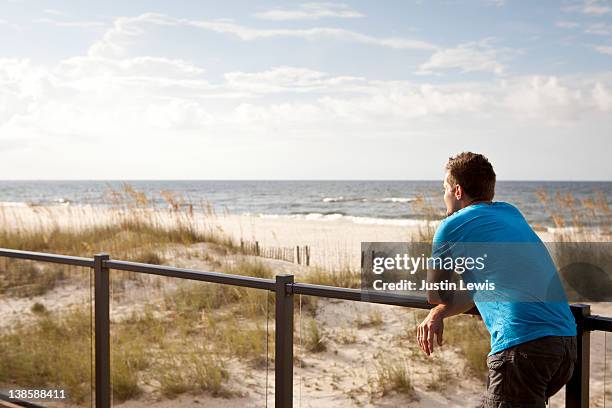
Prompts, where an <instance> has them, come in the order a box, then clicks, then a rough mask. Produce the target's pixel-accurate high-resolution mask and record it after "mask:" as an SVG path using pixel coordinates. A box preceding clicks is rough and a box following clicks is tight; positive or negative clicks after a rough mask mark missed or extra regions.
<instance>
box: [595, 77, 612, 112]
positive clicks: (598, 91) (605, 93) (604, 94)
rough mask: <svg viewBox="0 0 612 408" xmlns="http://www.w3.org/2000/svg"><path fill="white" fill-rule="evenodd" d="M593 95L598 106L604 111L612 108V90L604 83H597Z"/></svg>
mask: <svg viewBox="0 0 612 408" xmlns="http://www.w3.org/2000/svg"><path fill="white" fill-rule="evenodd" d="M592 97H593V100H594V101H595V104H596V105H597V107H598V108H599V109H600V110H602V111H604V112H605V111H610V110H612V92H611V91H610V90H608V89H607V88H606V87H605V86H604V85H603V84H601V83H597V84H596V85H595V87H594V88H593V91H592Z"/></svg>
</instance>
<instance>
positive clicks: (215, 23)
mask: <svg viewBox="0 0 612 408" xmlns="http://www.w3.org/2000/svg"><path fill="white" fill-rule="evenodd" d="M147 24H154V25H165V26H186V27H198V28H200V29H204V30H207V31H212V32H216V33H220V34H229V35H233V36H236V37H238V38H240V39H241V40H244V41H254V40H258V39H265V38H274V37H289V38H291V37H292V38H301V39H304V40H309V41H321V40H325V39H334V40H338V41H348V42H354V43H361V44H368V45H376V46H381V47H387V48H394V49H412V50H430V51H431V50H436V49H437V47H436V46H435V45H434V44H431V43H429V42H426V41H421V40H415V39H411V38H404V37H386V38H379V37H373V36H369V35H366V34H361V33H358V32H354V31H350V30H345V29H341V28H328V27H314V28H307V29H260V28H251V27H247V26H243V25H240V24H236V23H234V22H232V21H226V20H210V21H209V20H188V19H178V18H173V17H169V16H166V15H163V14H155V13H145V14H142V15H139V16H137V17H119V18H117V19H115V21H114V23H113V26H112V28H110V29H109V30H108V31H107V32H106V33H105V34H104V37H103V38H102V39H101V40H100V41H98V42H96V43H94V44H93V45H92V46H91V47H90V49H89V54H90V55H97V56H107V57H108V56H119V57H121V56H125V55H126V49H127V47H128V46H129V44H130V43H131V42H132V41H134V40H135V39H136V38H138V37H140V36H142V35H144V34H145V33H146V30H145V26H146V25H147Z"/></svg>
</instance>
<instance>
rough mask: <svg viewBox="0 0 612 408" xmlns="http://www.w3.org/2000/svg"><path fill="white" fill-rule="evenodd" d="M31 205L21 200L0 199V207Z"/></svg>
mask: <svg viewBox="0 0 612 408" xmlns="http://www.w3.org/2000/svg"><path fill="white" fill-rule="evenodd" d="M31 205H32V204H31V203H25V202H23V201H0V207H30V206H31Z"/></svg>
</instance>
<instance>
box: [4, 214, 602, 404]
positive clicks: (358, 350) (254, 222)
mask: <svg viewBox="0 0 612 408" xmlns="http://www.w3.org/2000/svg"><path fill="white" fill-rule="evenodd" d="M137 211H138V213H139V214H140V215H141V216H143V217H148V218H149V219H151V220H153V221H154V222H156V223H160V224H164V225H168V224H173V223H178V222H184V221H185V219H188V220H189V222H190V223H192V224H194V225H196V226H197V228H200V229H203V230H208V231H216V232H219V233H222V234H224V235H227V236H230V237H232V238H233V239H235V240H236V241H239V240H240V239H243V240H249V241H258V242H259V244H260V245H261V246H262V247H287V248H293V247H295V246H298V245H299V246H304V245H308V246H309V247H310V251H311V265H313V266H322V267H325V268H328V269H337V268H344V267H350V268H352V269H355V270H358V269H359V260H360V259H359V256H360V246H361V242H366V241H388V242H393V241H408V240H410V239H411V237H413V236H415V234H417V233H418V231H419V228H427V227H428V224H427V223H425V222H423V223H416V222H402V221H399V220H396V221H387V222H380V221H376V220H371V222H369V223H361V224H356V223H354V222H352V221H350V220H346V219H334V218H325V217H320V218H317V219H299V218H295V217H290V216H285V217H283V216H277V217H265V216H255V215H228V214H225V215H216V216H211V215H210V214H203V213H198V212H196V213H194V214H193V215H190V216H188V217H187V218H185V217H186V216H185V215H184V214H176V213H172V212H165V211H164V212H161V213H160V212H151V211H148V210H137ZM125 214H129V213H128V212H124V213H123V215H125ZM132 214H133V213H132ZM123 215H122V214H121V213H118V212H117V211H115V210H107V209H94V208H91V207H87V206H85V207H75V206H55V207H28V206H21V207H4V208H2V209H1V210H0V225H3V228H5V229H7V228H24V227H26V228H27V227H32V228H38V227H40V226H42V227H44V228H56V227H57V228H67V229H72V228H74V229H78V228H83V227H86V226H91V225H105V224H107V223H110V222H117V221H118V220H120V219H121V217H122V216H123ZM435 225H436V224H435V223H431V224H429V226H430V227H432V228H434V227H435ZM539 234H540V235H541V237H542V238H543V240H545V241H550V240H552V238H553V237H552V236H551V234H550V233H548V232H539ZM189 250H193V251H195V252H199V253H202V252H203V251H206V250H207V246H206V244H197V245H195V246H193V247H191V248H183V249H181V248H176V251H171V252H172V254H171V256H170V257H168V258H167V259H168V261H167V262H168V264H171V265H174V266H180V267H189V268H195V269H202V270H211V269H214V266H213V265H210V264H208V263H207V262H206V261H204V260H202V259H197V258H190V257H187V256H184V255H185V251H189ZM111 257H112V254H111ZM266 262H268V263H269V264H270V265H271V266H272V267H273V269H274V270H275V271H277V272H284V273H294V274H295V275H296V279H298V280H299V277H300V276H303V274H307V273H308V271H309V268H306V267H303V266H298V265H294V264H291V263H288V262H284V261H278V260H267V261H266ZM165 282H166V281H165ZM166 283H167V282H166ZM156 287H159V285H150V287H148V289H147V290H146V291H143V290H142V289H141V288H138V287H134V288H129V287H128V288H126V290H125V291H123V292H122V293H119V292H117V294H116V296H114V298H113V301H112V310H111V313H112V318H113V319H121V318H122V316H126V315H128V314H129V313H131V311H133V310H134V309H135V308H138V306H135V305H137V304H141V305H142V304H145V303H146V302H155V301H158V300H159V299H161V297H162V296H163V294H164V292H165V291H168V290H172V285H171V284H168V285H167V286H164V287H163V288H162V289H161V290H156V289H154V288H156ZM88 300H89V287H88V286H87V285H81V286H74V285H72V286H70V285H68V286H59V287H57V288H55V289H53V290H52V291H50V292H48V293H46V294H45V295H43V296H39V297H34V298H29V299H24V298H21V299H18V298H6V297H3V298H0V326H2V327H7V326H10V325H11V324H12V323H14V322H15V321H16V319H17V320H23V319H27V318H28V317H27V316H31V312H29V309H30V307H31V305H32V304H34V303H35V302H39V303H42V304H44V305H45V307H46V308H47V309H49V310H51V311H56V310H62V309H63V308H66V307H70V306H72V305H75V306H76V305H79V304H86V303H87V302H88ZM373 310H377V311H378V312H379V313H380V314H381V315H382V316H384V318H383V322H382V323H381V325H379V326H376V327H366V328H362V329H359V330H355V327H356V322H357V321H358V320H359V319H361V318H362V317H363V316H366V315H367V314H369V313H372V311H373ZM593 311H594V313H600V314H606V315H612V305H610V304H599V305H594V306H593ZM317 316H318V317H317V319H318V320H320V323H321V326H322V330H323V335H324V336H326V337H327V338H328V341H329V347H328V350H327V351H325V352H323V353H317V354H313V353H304V352H303V349H302V348H301V347H300V337H299V335H298V336H297V337H296V339H295V343H296V345H295V348H296V356H297V357H298V359H299V361H300V362H301V363H300V364H298V365H297V366H296V367H295V372H294V381H295V384H294V396H295V405H294V406H296V407H330V408H335V407H338V408H340V407H353V406H354V407H397V406H406V407H413V406H414V407H416V406H426V407H446V406H451V407H466V406H476V404H477V402H478V399H479V398H480V394H481V392H482V390H483V387H484V380H483V379H482V378H476V377H474V376H473V375H470V374H468V373H467V370H466V367H465V362H464V360H463V357H462V356H461V355H460V353H459V351H458V350H457V349H455V348H454V347H453V346H452V345H448V344H447V345H445V346H444V347H443V348H442V349H440V350H438V351H437V352H436V353H435V355H434V357H433V358H436V359H443V360H444V361H447V362H448V366H449V367H451V371H452V372H451V376H450V378H452V381H449V384H447V385H445V386H444V387H442V388H441V389H440V390H434V389H431V387H430V385H428V384H431V378H432V376H433V375H434V373H433V372H432V367H435V364H433V363H432V362H431V361H430V360H428V357H423V356H416V355H414V354H411V353H413V352H412V351H411V349H413V348H414V338H413V335H412V334H410V333H409V334H407V333H406V331H407V328H408V327H413V326H414V323H415V321H416V317H415V315H414V311H413V310H408V309H405V308H399V307H391V306H385V305H370V304H361V303H356V302H344V301H334V300H322V301H320V302H319V305H318V309H317ZM295 324H296V326H297V327H298V331H299V330H301V329H302V327H303V322H302V320H301V317H300V316H298V317H296V323H295ZM347 332H350V333H352V335H354V336H355V339H354V341H353V340H351V342H350V343H349V344H344V343H343V341H342V338H343V336H345V334H346V333H347ZM604 342H605V336H604V335H603V333H594V334H593V335H592V342H591V355H592V364H591V374H592V381H591V389H592V391H591V394H592V406H603V377H604V375H603V374H604V361H605V359H604V358H603V356H604ZM606 343H607V353H608V354H607V355H608V356H610V355H612V354H610V353H611V352H612V337H610V336H608V338H607V342H606ZM393 357H397V358H403V359H405V360H406V361H408V362H409V371H410V375H411V378H412V379H413V381H414V384H415V396H414V397H412V398H410V397H407V396H404V395H401V394H396V393H391V394H389V395H385V396H378V397H376V398H375V399H374V400H372V394H371V393H369V392H368V389H369V387H371V386H372V381H373V380H372V379H373V378H374V377H375V375H374V371H373V370H374V367H375V366H374V365H375V363H376V361H379V360H380V359H381V358H393ZM608 360H609V357H608ZM611 365H612V362H611V361H608V362H607V371H608V378H609V377H610V376H611V375H610V373H611V372H612V371H611V368H610V366H611ZM270 368H271V367H270ZM232 372H233V374H232V378H233V380H232V381H233V382H232V386H233V387H235V388H236V389H239V390H241V392H242V393H243V396H242V397H236V398H232V399H219V398H212V397H210V396H207V395H206V394H202V395H197V396H190V395H183V396H181V397H179V398H177V399H175V400H171V401H168V400H159V399H158V398H157V397H156V396H155V395H154V394H151V395H147V394H145V396H144V397H142V398H141V399H139V400H135V401H128V402H125V403H123V404H120V405H116V406H122V407H126V408H140V407H145V406H146V407H159V408H162V407H164V408H165V407H179V406H180V407H202V406H206V407H228V408H234V407H235V408H238V407H240V408H242V407H245V406H249V407H264V406H272V405H273V395H274V394H273V383H274V382H273V373H271V374H270V373H269V375H268V387H267V395H268V398H267V399H268V403H267V405H266V375H265V374H266V373H265V370H252V369H249V368H247V367H245V366H244V365H243V364H241V363H240V362H239V361H236V362H234V367H233V371H232ZM236 374H237V375H236ZM609 381H610V380H609V379H608V382H609ZM608 386H609V384H608ZM560 394H562V393H560ZM608 399H610V396H609V398H608ZM562 404H563V396H562V395H559V394H558V395H557V396H555V397H554V398H553V400H552V402H551V406H562Z"/></svg>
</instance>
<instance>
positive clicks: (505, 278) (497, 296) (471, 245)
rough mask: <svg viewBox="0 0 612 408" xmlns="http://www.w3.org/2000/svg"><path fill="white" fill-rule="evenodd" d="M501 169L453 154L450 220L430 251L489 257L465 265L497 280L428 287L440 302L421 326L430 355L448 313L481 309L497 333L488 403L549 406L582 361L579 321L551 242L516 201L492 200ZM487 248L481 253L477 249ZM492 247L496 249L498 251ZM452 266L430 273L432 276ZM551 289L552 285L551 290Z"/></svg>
mask: <svg viewBox="0 0 612 408" xmlns="http://www.w3.org/2000/svg"><path fill="white" fill-rule="evenodd" d="M494 192H495V172H494V171H493V167H492V166H491V163H489V161H488V160H487V158H486V157H484V156H483V155H481V154H475V153H471V152H464V153H461V154H458V155H457V156H455V157H451V158H450V159H449V161H448V163H447V165H446V175H445V178H444V203H445V204H446V210H447V218H446V219H444V220H443V221H442V222H441V224H440V226H439V227H438V229H437V230H436V233H435V235H434V239H433V248H432V257H441V258H445V257H451V258H452V257H457V256H458V254H461V255H466V253H469V252H470V251H471V252H472V253H470V254H469V255H473V256H476V255H480V256H483V257H484V258H481V259H484V260H485V262H484V268H482V269H481V270H478V268H476V269H473V270H471V271H469V273H468V272H465V273H463V274H462V275H461V279H462V280H463V281H467V282H484V281H485V280H487V281H488V282H489V283H494V284H497V287H496V291H495V292H492V293H494V294H493V295H491V294H490V295H489V296H486V295H487V294H486V293H485V291H481V292H478V291H473V290H455V291H451V292H442V291H439V292H433V291H430V292H429V293H428V300H429V302H430V303H432V304H436V306H435V307H434V308H433V309H431V311H430V313H429V315H428V316H427V318H426V319H425V320H424V321H423V322H422V323H421V324H420V325H419V326H418V328H417V341H418V343H419V345H420V347H421V348H422V349H423V351H424V352H425V353H426V354H427V355H429V354H430V353H432V352H433V350H434V340H436V341H437V344H438V345H440V346H441V345H442V335H443V329H444V324H443V321H444V319H445V318H447V317H450V316H453V315H457V314H460V313H463V312H466V311H468V310H470V309H471V308H472V307H474V305H475V306H476V307H477V308H478V311H479V312H480V315H481V317H482V320H483V321H484V323H485V325H486V327H487V330H488V331H489V333H490V334H491V352H490V353H489V355H488V357H487V366H488V368H489V373H488V378H487V390H486V393H485V395H484V397H483V403H482V407H543V406H545V404H548V398H549V397H550V396H552V395H553V394H555V393H556V392H557V391H559V390H560V389H561V388H562V387H563V385H565V384H566V383H567V382H568V381H569V379H570V377H571V375H572V371H573V368H574V363H575V360H576V356H577V355H576V337H575V336H576V323H575V321H574V318H573V315H572V313H571V311H570V309H569V305H568V303H567V300H566V298H565V292H564V291H563V288H562V286H561V284H560V280H559V277H558V273H557V271H556V268H555V266H554V263H553V261H552V259H551V258H550V255H549V254H548V251H547V250H546V247H545V246H544V244H543V243H542V241H541V240H540V239H539V237H538V236H537V235H536V234H535V232H534V231H533V230H532V229H531V227H530V226H529V224H528V223H527V221H526V220H525V218H524V217H523V216H522V214H521V213H520V212H519V210H518V209H516V208H515V207H514V206H512V205H510V204H508V203H504V202H493V201H492V200H493V196H494ZM483 248H486V252H489V257H488V258H487V255H486V254H482V253H480V254H479V253H476V252H478V251H479V250H481V251H480V252H483V251H485V250H483ZM492 252H493V253H494V254H492ZM448 276H449V271H445V270H433V271H429V272H428V280H429V279H431V280H434V281H441V280H444V279H448ZM551 288H552V289H551Z"/></svg>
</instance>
